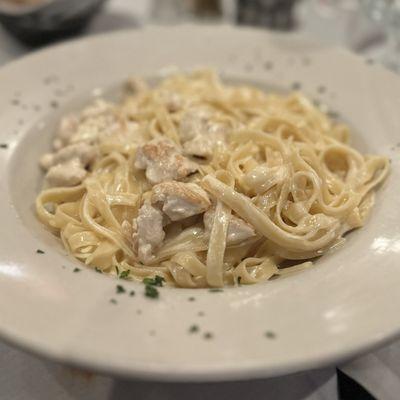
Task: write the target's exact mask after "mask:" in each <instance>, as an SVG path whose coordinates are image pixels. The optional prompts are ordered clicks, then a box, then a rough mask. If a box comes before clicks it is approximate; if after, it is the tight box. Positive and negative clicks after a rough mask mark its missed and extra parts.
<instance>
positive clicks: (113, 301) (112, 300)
mask: <svg viewBox="0 0 400 400" xmlns="http://www.w3.org/2000/svg"><path fill="white" fill-rule="evenodd" d="M110 303H111V304H117V303H118V302H117V300H115V299H110Z"/></svg>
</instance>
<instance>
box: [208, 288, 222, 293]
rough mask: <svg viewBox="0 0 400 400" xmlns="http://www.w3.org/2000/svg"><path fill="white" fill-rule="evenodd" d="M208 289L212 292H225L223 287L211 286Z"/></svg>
mask: <svg viewBox="0 0 400 400" xmlns="http://www.w3.org/2000/svg"><path fill="white" fill-rule="evenodd" d="M208 291H209V292H211V293H221V292H223V289H220V288H211V289H208Z"/></svg>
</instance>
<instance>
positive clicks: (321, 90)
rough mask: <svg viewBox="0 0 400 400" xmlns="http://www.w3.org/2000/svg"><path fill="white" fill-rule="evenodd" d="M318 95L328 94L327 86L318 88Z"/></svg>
mask: <svg viewBox="0 0 400 400" xmlns="http://www.w3.org/2000/svg"><path fill="white" fill-rule="evenodd" d="M317 91H318V93H321V94H322V93H325V92H326V87H325V86H322V85H321V86H318V88H317Z"/></svg>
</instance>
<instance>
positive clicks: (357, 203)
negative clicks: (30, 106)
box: [36, 70, 389, 288]
mask: <svg viewBox="0 0 400 400" xmlns="http://www.w3.org/2000/svg"><path fill="white" fill-rule="evenodd" d="M53 146H54V151H53V152H52V153H49V154H45V155H44V156H43V158H42V159H41V160H40V164H41V166H42V168H43V169H44V170H45V171H46V179H45V185H44V189H43V191H42V192H41V193H40V194H39V196H38V197H37V200H36V210H37V215H38V217H39V219H40V220H41V221H42V222H43V223H44V224H46V225H47V226H48V227H49V228H50V229H51V230H52V231H53V232H54V233H55V234H57V235H59V236H60V238H61V240H62V243H63V245H64V246H65V248H66V249H67V250H68V252H70V253H71V254H72V255H73V256H74V257H75V258H77V259H78V260H80V261H82V262H83V263H85V264H86V265H88V266H91V267H95V268H96V269H97V270H99V271H102V272H105V273H110V274H114V275H118V276H121V275H122V276H123V277H124V278H126V279H132V280H140V281H141V280H143V278H145V277H154V276H155V275H159V276H161V277H163V278H164V279H165V280H166V281H167V282H168V283H170V284H171V285H175V286H178V287H187V288H199V287H223V286H225V285H235V284H238V283H240V284H252V283H257V282H260V281H265V280H268V279H271V278H273V277H278V276H280V275H285V274H288V273H293V272H296V271H300V270H303V269H305V268H308V267H310V266H311V265H312V261H311V260H312V259H313V258H316V257H319V256H321V255H323V254H324V253H326V252H327V251H329V250H330V249H332V248H334V247H335V246H337V245H338V244H339V243H341V242H343V241H344V238H343V235H344V234H345V233H346V232H348V231H350V230H352V229H355V228H359V227H361V226H363V225H364V223H365V221H366V219H367V217H368V215H369V213H370V211H371V209H372V207H373V204H374V196H375V189H376V188H377V186H378V185H379V184H380V183H381V182H382V181H383V180H384V179H385V178H386V176H387V175H388V173H389V161H388V159H387V158H385V157H381V156H376V155H363V154H361V153H359V152H358V151H357V150H355V149H354V148H352V147H351V146H350V145H349V129H348V127H347V126H345V125H344V124H342V123H338V122H335V121H333V120H331V119H330V118H329V117H328V116H327V115H326V114H324V113H323V112H321V111H320V110H319V109H318V108H317V107H316V106H314V105H313V103H312V102H310V100H308V99H307V98H306V97H305V96H304V95H302V94H300V93H291V94H289V95H277V94H269V93H264V92H263V91H261V90H259V89H256V88H253V87H250V86H233V85H232V86H229V85H224V84H222V83H221V81H220V80H219V78H218V77H217V75H216V74H215V73H214V72H213V71H209V70H204V71H203V70H202V71H196V72H193V73H190V74H175V75H172V76H170V77H167V78H166V79H164V80H163V81H161V82H159V84H158V85H156V86H154V87H149V86H148V85H147V83H146V82H144V81H140V80H131V81H130V82H129V85H128V89H127V93H126V95H125V96H124V98H123V99H122V100H121V101H120V102H119V103H110V102H106V101H104V100H97V101H96V102H95V103H94V104H92V105H90V106H88V107H87V108H85V109H84V110H83V111H82V112H81V113H80V114H79V115H69V116H66V117H65V118H63V119H62V121H61V123H60V128H59V131H58V133H57V136H56V138H55V140H54V143H53ZM288 260H290V262H288Z"/></svg>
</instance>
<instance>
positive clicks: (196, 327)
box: [189, 325, 200, 333]
mask: <svg viewBox="0 0 400 400" xmlns="http://www.w3.org/2000/svg"><path fill="white" fill-rule="evenodd" d="M199 330H200V328H199V326H198V325H192V326H191V327H190V328H189V333H197V332H198V331H199Z"/></svg>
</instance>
